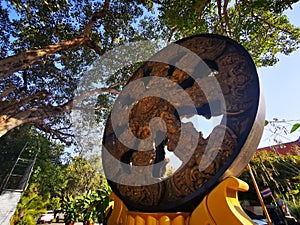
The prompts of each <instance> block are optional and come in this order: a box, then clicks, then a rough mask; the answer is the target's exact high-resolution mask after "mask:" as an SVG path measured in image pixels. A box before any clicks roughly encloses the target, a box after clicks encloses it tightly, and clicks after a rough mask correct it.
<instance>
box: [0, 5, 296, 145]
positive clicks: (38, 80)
mask: <svg viewBox="0 0 300 225" xmlns="http://www.w3.org/2000/svg"><path fill="white" fill-rule="evenodd" d="M296 2H297V1H296V0H288V1H286V0H276V1H273V0H272V1H271V0H268V1H265V0H237V1H229V0H224V1H221V0H215V1H209V0H205V1H181V0H178V1H169V0H156V1H150V0H136V1H127V0H122V1H112V0H105V1H104V0H103V1H86V0H69V1H66V0H57V1H53V0H44V1H26V0H10V1H1V5H0V12H1V13H0V17H1V19H0V36H1V42H0V80H1V82H0V136H2V135H4V134H5V133H7V132H8V131H9V130H11V129H13V128H15V127H17V126H20V125H22V124H33V125H34V126H35V127H36V128H38V129H39V130H42V131H44V132H46V133H47V134H48V135H50V136H52V137H54V138H58V139H60V140H61V141H63V142H65V143H67V144H70V143H71V142H72V141H73V137H74V133H73V132H74V131H73V130H72V128H71V121H70V120H69V117H68V116H66V115H68V113H69V112H70V110H71V108H72V104H73V100H74V90H75V89H76V88H77V85H78V82H79V81H80V80H81V78H82V74H83V73H84V72H85V71H86V70H87V69H88V68H89V67H90V66H91V64H92V63H93V62H94V61H95V60H96V59H98V58H101V56H102V55H103V54H105V53H106V52H107V51H109V50H111V49H113V48H115V47H116V46H120V45H123V44H125V43H131V42H134V41H138V40H154V39H157V38H162V39H164V40H169V41H171V40H175V39H178V38H181V37H186V36H188V35H192V34H197V33H204V32H209V33H218V34H222V35H226V36H229V37H231V38H233V39H235V40H236V41H238V42H240V43H241V44H242V45H244V46H245V47H246V49H247V50H248V51H249V52H250V53H251V55H252V57H253V58H254V60H255V61H256V63H257V65H258V66H267V65H269V66H270V65H274V64H275V63H276V62H277V58H276V54H277V53H279V52H281V53H284V54H289V53H291V52H293V51H294V50H296V49H297V48H298V47H299V40H300V30H299V28H295V27H294V26H293V25H292V24H290V22H289V20H288V18H287V17H286V16H285V15H284V11H285V10H286V9H289V8H292V7H293V4H294V3H296ZM134 69H135V67H134V66H133V67H129V68H128V69H126V70H124V71H120V74H119V75H118V76H113V75H112V76H111V77H109V78H108V79H107V80H104V81H103V82H102V87H101V88H100V89H99V93H98V95H99V99H98V102H97V104H98V105H97V106H95V108H99V110H98V111H97V112H98V116H100V117H103V116H106V115H107V113H105V112H106V111H107V109H109V107H111V104H109V102H111V100H112V99H113V97H114V96H115V95H116V94H117V93H118V92H119V91H120V90H121V89H122V86H123V85H124V83H125V82H126V80H127V79H128V77H129V75H130V72H132V70H134ZM99 76H101V75H99ZM103 92H105V93H103ZM101 112H103V113H101Z"/></svg>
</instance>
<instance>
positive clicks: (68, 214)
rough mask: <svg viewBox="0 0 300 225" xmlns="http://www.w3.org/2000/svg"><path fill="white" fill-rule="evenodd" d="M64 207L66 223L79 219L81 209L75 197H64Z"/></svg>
mask: <svg viewBox="0 0 300 225" xmlns="http://www.w3.org/2000/svg"><path fill="white" fill-rule="evenodd" d="M62 209H63V211H64V220H65V223H66V224H68V223H70V222H76V221H78V219H79V217H80V215H79V210H78V208H77V207H76V199H75V198H73V197H72V196H66V197H64V198H63V201H62Z"/></svg>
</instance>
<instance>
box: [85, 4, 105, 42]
mask: <svg viewBox="0 0 300 225" xmlns="http://www.w3.org/2000/svg"><path fill="white" fill-rule="evenodd" d="M109 3H110V0H105V2H104V4H103V7H102V9H101V10H100V11H99V12H95V13H94V14H93V15H92V18H91V19H90V21H89V22H88V23H87V25H86V26H85V28H84V31H83V33H82V36H83V37H87V36H88V35H89V34H90V33H91V31H92V28H93V25H94V23H95V22H96V20H97V19H101V18H103V17H104V16H105V15H106V14H107V11H108V7H109Z"/></svg>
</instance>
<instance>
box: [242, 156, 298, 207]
mask: <svg viewBox="0 0 300 225" xmlns="http://www.w3.org/2000/svg"><path fill="white" fill-rule="evenodd" d="M251 166H252V169H253V171H254V174H255V178H256V181H257V183H258V186H259V188H260V190H263V189H264V188H266V187H270V189H271V190H272V192H273V195H274V197H275V198H283V199H286V200H288V201H289V202H290V203H291V204H293V205H299V201H300V192H299V190H300V186H299V185H300V182H299V173H300V158H299V156H290V155H288V156H280V155H278V154H275V153H270V152H265V151H261V152H258V153H256V154H255V155H254V157H253V158H252V160H251ZM240 178H241V179H242V180H244V181H246V182H247V183H248V184H249V185H250V191H249V192H245V193H241V194H240V195H241V199H247V200H250V201H251V200H252V201H253V200H254V201H255V199H256V200H257V195H256V193H255V190H254V188H253V185H251V184H252V181H251V178H250V176H249V174H248V171H244V173H243V174H242V175H241V177H240ZM270 199H272V198H270ZM257 201H258V200H257Z"/></svg>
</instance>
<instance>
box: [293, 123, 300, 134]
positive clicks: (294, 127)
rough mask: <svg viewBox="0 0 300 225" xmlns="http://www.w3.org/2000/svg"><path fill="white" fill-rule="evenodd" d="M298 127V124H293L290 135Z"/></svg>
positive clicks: (299, 124)
mask: <svg viewBox="0 0 300 225" xmlns="http://www.w3.org/2000/svg"><path fill="white" fill-rule="evenodd" d="M299 127H300V123H295V124H294V125H293V127H292V129H291V133H293V132H294V131H296V130H297V129H298V128H299Z"/></svg>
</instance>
